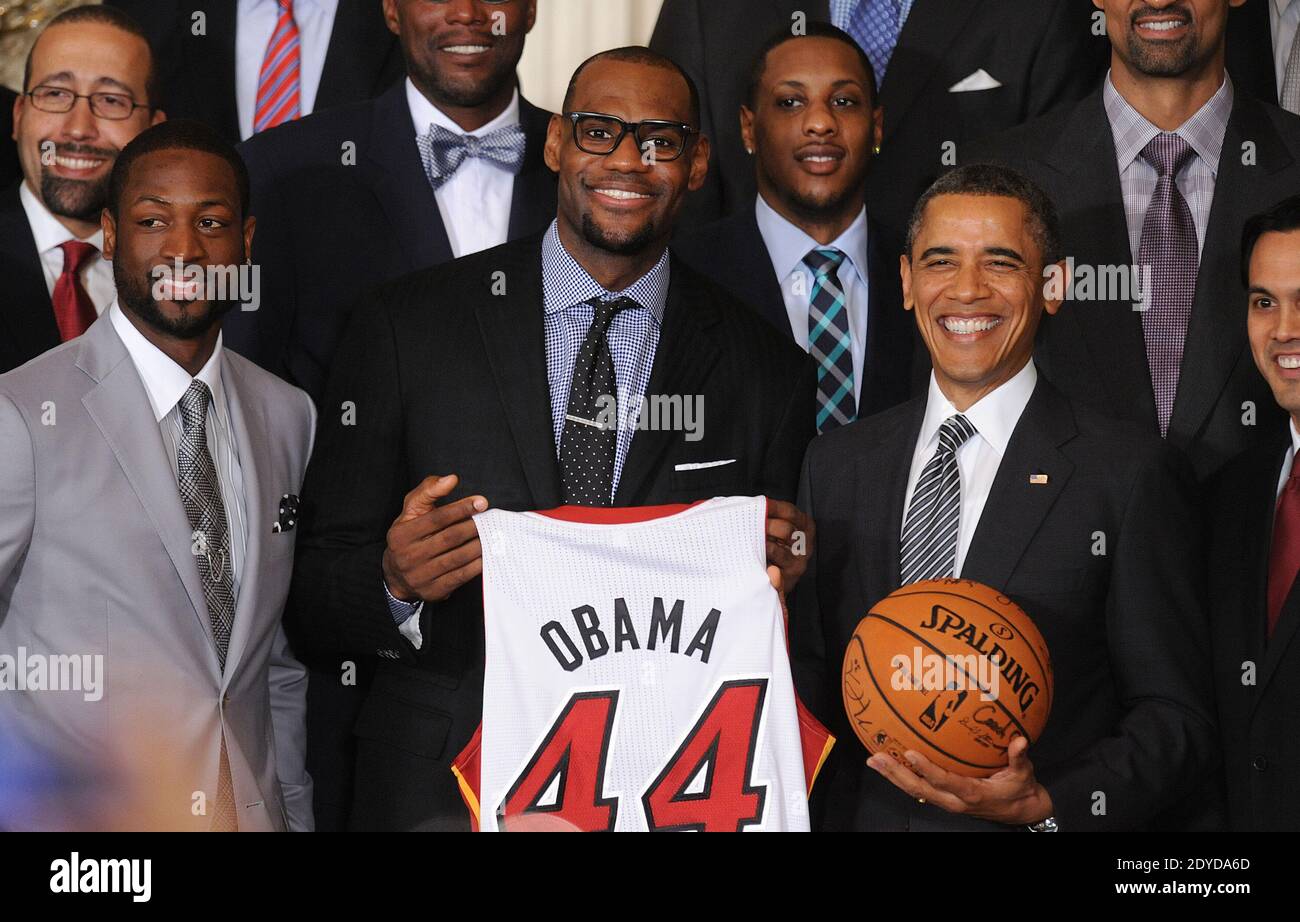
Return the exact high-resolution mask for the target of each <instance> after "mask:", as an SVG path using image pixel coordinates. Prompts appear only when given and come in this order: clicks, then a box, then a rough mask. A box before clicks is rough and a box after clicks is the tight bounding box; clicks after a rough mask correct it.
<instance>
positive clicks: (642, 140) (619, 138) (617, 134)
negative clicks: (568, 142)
mask: <svg viewBox="0 0 1300 922" xmlns="http://www.w3.org/2000/svg"><path fill="white" fill-rule="evenodd" d="M566 117H567V118H568V119H569V121H570V122H572V123H573V143H574V144H576V145H578V150H580V151H582V152H583V153H587V154H599V155H601V156H604V155H606V154H612V153H613V152H614V151H616V150H618V146H619V145H620V144H622V143H623V136H624V135H626V134H627V133H628V132H629V131H630V132H632V136H633V137H634V138H635V139H636V146H637V149H638V150H641V151H646V150H651V151H653V152H654V153H653V156H654V159H655V160H663V161H669V160H676V159H677V158H678V157H680V156H681V155H682V154H683V152H685V150H686V145H687V143H688V142H689V141H690V139H691V135H693V134H699V129H698V128H692V127H691V126H690V125H683V124H682V123H681V122H668V121H661V120H659V119H646V120H645V121H640V122H625V121H623V120H622V119H621V118H617V117H616V116H613V115H602V114H601V113H599V112H569V113H567V114H566ZM647 145H648V146H647Z"/></svg>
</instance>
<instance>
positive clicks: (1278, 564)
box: [1268, 462, 1300, 637]
mask: <svg viewBox="0 0 1300 922" xmlns="http://www.w3.org/2000/svg"><path fill="white" fill-rule="evenodd" d="M1297 572H1300V468H1298V467H1297V466H1296V464H1295V463H1294V462H1293V463H1292V465H1291V475H1290V476H1289V477H1287V479H1286V485H1285V486H1284V487H1282V496H1281V497H1280V498H1279V499H1278V502H1277V515H1276V517H1275V518H1274V519H1273V546H1272V548H1270V550H1269V554H1268V636H1269V637H1272V636H1273V628H1275V627H1277V619H1278V618H1279V617H1281V615H1282V604H1283V603H1284V602H1285V601H1286V597H1287V595H1288V594H1289V593H1290V592H1291V584H1292V583H1294V582H1295V577H1296V573H1297Z"/></svg>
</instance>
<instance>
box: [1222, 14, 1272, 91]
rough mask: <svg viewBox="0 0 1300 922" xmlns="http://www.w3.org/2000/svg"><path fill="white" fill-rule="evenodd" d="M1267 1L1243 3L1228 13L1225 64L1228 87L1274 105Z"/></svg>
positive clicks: (1270, 26) (1270, 34)
mask: <svg viewBox="0 0 1300 922" xmlns="http://www.w3.org/2000/svg"><path fill="white" fill-rule="evenodd" d="M1270 2H1271V0H1246V2H1245V3H1243V4H1242V5H1241V6H1238V7H1234V8H1233V9H1230V10H1228V35H1227V50H1226V60H1225V63H1226V65H1227V68H1228V73H1230V74H1232V85H1233V87H1234V88H1235V89H1236V90H1237V91H1238V92H1243V93H1248V94H1250V95H1251V96H1253V97H1255V98H1256V99H1258V100H1261V101H1262V102H1269V103H1273V104H1275V105H1276V104H1277V101H1278V92H1279V89H1280V88H1279V87H1278V85H1277V70H1276V69H1275V68H1274V66H1273V27H1272V25H1270V23H1269V15H1268V5H1269V3H1270Z"/></svg>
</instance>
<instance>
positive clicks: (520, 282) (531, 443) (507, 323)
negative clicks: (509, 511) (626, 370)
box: [474, 237, 563, 509]
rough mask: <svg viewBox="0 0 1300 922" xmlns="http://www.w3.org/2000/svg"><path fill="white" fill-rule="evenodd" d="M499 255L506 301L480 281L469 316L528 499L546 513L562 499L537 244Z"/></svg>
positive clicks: (489, 284)
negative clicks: (480, 339)
mask: <svg viewBox="0 0 1300 922" xmlns="http://www.w3.org/2000/svg"><path fill="white" fill-rule="evenodd" d="M499 252H500V253H501V259H500V263H501V265H500V270H501V271H502V272H503V273H504V278H505V279H506V283H507V284H508V285H509V286H510V295H509V296H508V297H506V296H502V295H496V294H493V293H492V290H491V289H492V285H493V280H492V279H489V278H485V279H483V280H482V287H481V288H480V289H479V290H478V291H477V293H476V294H477V304H476V305H475V309H474V311H475V315H476V316H477V317H478V323H479V330H480V332H481V333H482V335H483V348H484V350H485V351H486V352H487V357H488V367H489V368H490V369H491V371H492V377H493V379H494V380H495V381H496V386H497V393H498V395H499V396H500V399H501V406H502V407H503V408H504V410H505V414H506V421H507V423H508V424H509V426H510V433H511V435H512V436H513V437H514V442H515V450H516V451H517V452H518V454H519V463H520V464H521V465H522V466H523V469H524V477H525V479H526V480H527V481H528V489H529V492H530V493H531V494H532V499H533V506H532V507H533V508H534V509H549V508H552V507H554V506H558V505H559V504H560V501H561V497H562V495H563V494H562V491H561V488H560V467H559V464H558V462H557V461H556V459H555V433H554V431H553V430H552V428H551V401H550V387H549V383H548V378H547V373H546V333H545V327H544V321H543V314H542V257H541V238H540V237H538V238H530V239H529V240H528V241H526V242H521V243H520V244H518V245H513V246H508V247H505V248H503V249H502V250H500V251H499Z"/></svg>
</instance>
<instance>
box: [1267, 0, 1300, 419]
mask: <svg viewBox="0 0 1300 922" xmlns="http://www.w3.org/2000/svg"><path fill="white" fill-rule="evenodd" d="M1295 2H1296V0H1273V9H1274V10H1275V11H1276V12H1277V15H1278V16H1281V15H1283V14H1284V13H1286V11H1287V10H1288V9H1289V8H1290V7H1291V5H1292V4H1293V3H1295ZM1291 431H1292V432H1294V431H1295V430H1294V429H1292V430H1291Z"/></svg>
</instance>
